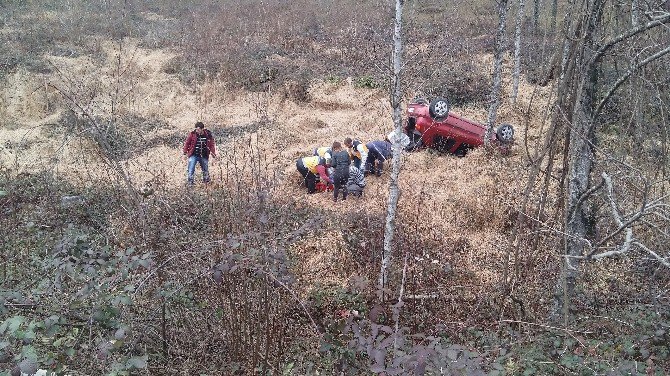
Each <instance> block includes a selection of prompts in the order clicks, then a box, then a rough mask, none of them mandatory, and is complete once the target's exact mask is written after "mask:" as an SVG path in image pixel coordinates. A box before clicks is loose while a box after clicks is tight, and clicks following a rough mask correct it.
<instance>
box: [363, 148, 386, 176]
mask: <svg viewBox="0 0 670 376" xmlns="http://www.w3.org/2000/svg"><path fill="white" fill-rule="evenodd" d="M365 146H367V148H368V159H367V161H366V162H365V169H366V170H367V171H368V172H370V173H371V174H375V175H377V176H381V174H382V170H383V169H384V162H386V161H387V160H389V159H391V158H392V157H393V153H392V151H391V143H390V142H388V141H372V142H368V143H367V144H366V145H365Z"/></svg>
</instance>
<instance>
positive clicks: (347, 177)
mask: <svg viewBox="0 0 670 376" xmlns="http://www.w3.org/2000/svg"><path fill="white" fill-rule="evenodd" d="M345 148H346V149H345ZM391 156H392V154H391V143H390V142H389V141H388V140H383V141H373V142H369V143H367V144H364V143H363V142H361V141H360V140H355V139H351V138H349V137H347V138H346V139H345V140H344V145H343V144H342V143H340V142H339V141H335V142H333V144H332V145H331V146H323V147H319V148H316V149H314V153H313V155H311V156H309V157H304V158H300V159H298V161H297V162H296V168H297V169H298V172H300V174H301V175H302V177H303V179H304V185H305V186H306V187H307V193H315V192H317V180H319V181H320V182H322V183H325V184H332V185H333V200H334V201H337V200H338V198H339V197H340V193H341V197H342V200H346V199H347V195H349V194H352V195H355V196H358V197H360V196H361V195H362V194H363V189H364V188H365V175H366V174H367V173H371V174H375V175H377V176H381V174H382V171H383V169H384V162H386V161H387V160H389V159H390V158H391Z"/></svg>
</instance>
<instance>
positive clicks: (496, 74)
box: [484, 0, 508, 147]
mask: <svg viewBox="0 0 670 376" xmlns="http://www.w3.org/2000/svg"><path fill="white" fill-rule="evenodd" d="M507 4H508V0H500V3H498V17H499V22H498V32H497V33H496V42H495V52H494V57H493V87H492V88H491V96H490V101H489V103H490V104H489V116H488V121H487V122H486V134H485V135H484V145H486V146H487V147H488V145H489V143H490V141H491V133H492V132H493V124H495V121H496V116H497V114H498V106H499V105H500V87H501V86H502V58H503V46H504V44H505V43H504V41H505V23H506V22H507Z"/></svg>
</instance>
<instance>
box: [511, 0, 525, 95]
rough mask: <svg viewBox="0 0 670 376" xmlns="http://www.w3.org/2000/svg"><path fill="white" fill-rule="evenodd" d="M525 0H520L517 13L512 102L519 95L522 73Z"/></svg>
mask: <svg viewBox="0 0 670 376" xmlns="http://www.w3.org/2000/svg"><path fill="white" fill-rule="evenodd" d="M524 5H525V1H524V0H519V11H518V13H517V14H516V27H515V31H514V76H513V80H514V81H513V83H512V103H516V98H517V96H518V95H519V75H520V74H521V28H522V27H523V16H524Z"/></svg>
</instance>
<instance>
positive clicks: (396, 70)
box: [379, 0, 404, 289]
mask: <svg viewBox="0 0 670 376" xmlns="http://www.w3.org/2000/svg"><path fill="white" fill-rule="evenodd" d="M403 2H404V0H396V2H395V20H394V28H393V78H392V83H391V86H392V87H391V107H392V109H393V125H394V126H395V129H396V132H398V134H402V114H401V110H400V102H401V100H402V89H401V85H400V83H401V82H400V81H401V80H400V78H401V73H402V7H403ZM396 141H397V142H394V143H393V144H392V150H393V163H392V166H393V167H392V169H391V181H390V183H389V200H388V207H387V209H386V226H385V227H384V249H383V255H382V264H381V272H380V275H379V287H380V288H382V289H383V288H384V287H385V286H386V283H387V281H388V268H389V265H390V264H391V255H392V252H393V233H394V231H395V217H396V210H397V208H398V200H399V198H400V189H399V187H398V178H399V177H400V164H401V160H400V157H401V154H402V145H401V143H400V140H396Z"/></svg>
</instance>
